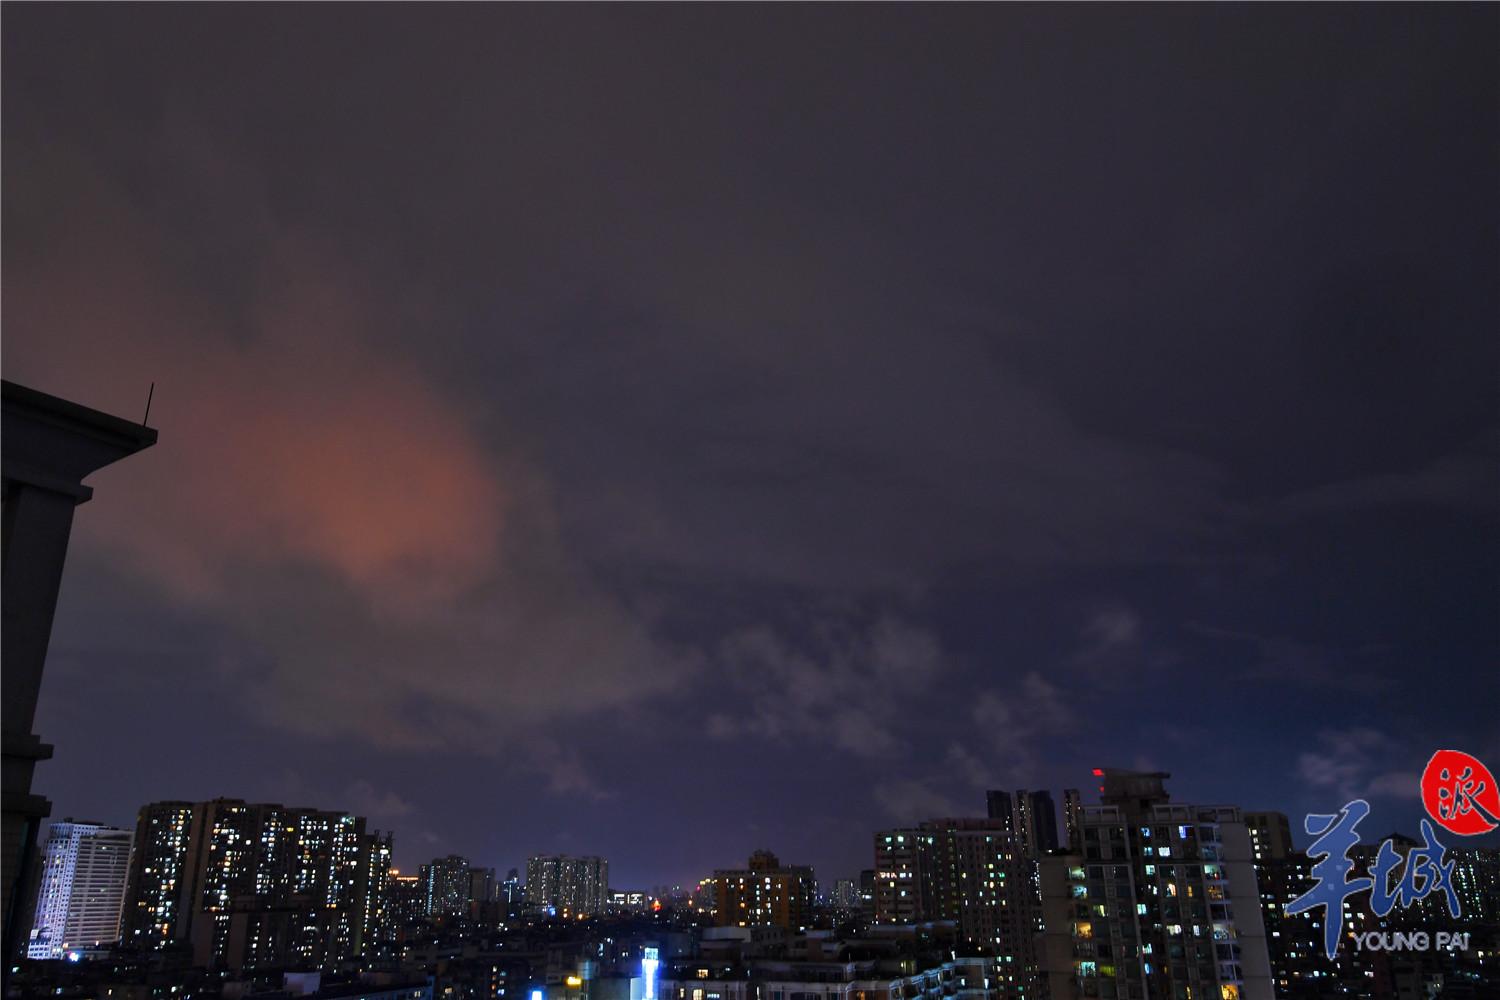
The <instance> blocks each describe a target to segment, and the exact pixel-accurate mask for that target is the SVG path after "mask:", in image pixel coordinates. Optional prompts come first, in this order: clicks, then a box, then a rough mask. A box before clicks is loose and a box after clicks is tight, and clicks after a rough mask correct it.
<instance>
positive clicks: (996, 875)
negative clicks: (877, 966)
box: [875, 793, 1050, 1000]
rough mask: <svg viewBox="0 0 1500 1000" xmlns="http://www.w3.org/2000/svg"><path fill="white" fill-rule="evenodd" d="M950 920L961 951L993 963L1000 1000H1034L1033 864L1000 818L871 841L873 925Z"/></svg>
mask: <svg viewBox="0 0 1500 1000" xmlns="http://www.w3.org/2000/svg"><path fill="white" fill-rule="evenodd" d="M1001 794H1004V793H1001ZM1049 800H1050V797H1049ZM990 801H991V803H992V804H993V803H994V802H995V801H996V800H995V799H994V798H992V799H991V800H990ZM1011 822H1012V823H1013V822H1014V820H1012V821H1011ZM949 920H951V921H954V922H955V923H956V924H957V926H958V931H959V935H960V937H961V938H962V939H963V940H964V941H965V942H966V943H967V944H969V945H971V946H974V947H978V948H983V949H986V950H992V951H993V952H994V953H995V954H996V955H998V956H999V958H1000V963H999V966H998V968H999V969H1000V970H1001V974H1000V976H999V979H998V981H997V983H996V988H997V990H998V992H999V995H1000V996H1003V997H1012V998H1017V1000H1019V998H1029V997H1036V996H1039V995H1040V993H1039V981H1038V979H1037V973H1036V965H1037V964H1036V934H1037V931H1038V929H1039V927H1040V923H1039V909H1038V902H1037V885H1036V864H1035V862H1034V861H1033V860H1031V858H1030V857H1029V854H1028V852H1027V850H1026V849H1024V848H1023V847H1022V840H1021V837H1020V835H1019V834H1017V833H1016V832H1015V830H1014V829H1012V828H1011V827H1010V826H1008V825H1007V821H1006V819H1005V818H1004V816H1003V815H1002V816H999V817H997V818H994V819H932V820H928V821H926V822H924V823H921V824H920V825H918V826H916V827H911V828H905V829H899V830H882V831H880V832H879V833H876V834H875V921H876V922H877V923H881V924H919V923H927V922H931V921H949Z"/></svg>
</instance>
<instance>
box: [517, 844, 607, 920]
mask: <svg viewBox="0 0 1500 1000" xmlns="http://www.w3.org/2000/svg"><path fill="white" fill-rule="evenodd" d="M526 903H527V905H528V906H533V907H547V908H551V909H554V910H556V911H557V912H558V913H565V914H568V915H569V916H578V915H581V914H590V913H603V912H604V909H605V907H606V905H607V904H608V903H609V862H608V861H606V860H604V859H603V858H600V857H594V856H588V857H571V856H569V855H566V854H559V855H538V856H536V857H533V858H531V859H529V860H528V861H527V862H526Z"/></svg>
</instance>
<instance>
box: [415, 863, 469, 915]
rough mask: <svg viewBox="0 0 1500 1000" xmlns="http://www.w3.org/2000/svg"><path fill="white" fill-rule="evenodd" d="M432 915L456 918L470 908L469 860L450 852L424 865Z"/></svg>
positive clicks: (425, 890) (425, 894)
mask: <svg viewBox="0 0 1500 1000" xmlns="http://www.w3.org/2000/svg"><path fill="white" fill-rule="evenodd" d="M422 894H423V897H424V898H425V900H426V915H427V916H428V917H456V916H459V915H461V914H464V913H467V912H468V910H469V861H468V859H467V858H462V857H459V856H458V855H457V854H450V855H448V856H447V857H446V858H434V859H433V860H432V861H430V862H428V863H427V864H425V865H423V866H422Z"/></svg>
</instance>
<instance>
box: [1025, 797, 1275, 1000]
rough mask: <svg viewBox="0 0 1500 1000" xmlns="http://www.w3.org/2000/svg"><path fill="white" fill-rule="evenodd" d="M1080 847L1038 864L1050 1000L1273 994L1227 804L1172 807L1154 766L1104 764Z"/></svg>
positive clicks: (1258, 997)
mask: <svg viewBox="0 0 1500 1000" xmlns="http://www.w3.org/2000/svg"><path fill="white" fill-rule="evenodd" d="M1098 774H1099V776H1100V777H1102V778H1103V779H1104V785H1103V788H1104V791H1103V795H1102V801H1103V804H1102V805H1099V806H1084V807H1083V811H1082V817H1081V823H1080V841H1081V843H1082V845H1083V849H1082V851H1081V852H1079V853H1076V854H1067V855H1054V856H1052V857H1048V858H1044V859H1043V860H1042V862H1041V891H1042V914H1043V924H1044V928H1045V933H1044V936H1043V946H1042V955H1041V963H1042V970H1043V973H1044V974H1045V975H1046V977H1047V981H1048V983H1047V985H1048V988H1049V990H1050V994H1051V997H1052V1000H1068V998H1071V997H1101V998H1109V997H1120V998H1130V997H1195V998H1196V997H1211V998H1213V1000H1271V998H1272V996H1273V995H1274V994H1273V990H1272V983H1271V969H1270V959H1269V954H1268V950H1267V945H1266V932H1265V926H1264V923H1263V921H1262V917H1261V900H1260V898H1259V893H1258V887H1257V880H1256V874H1255V859H1254V855H1253V853H1252V848H1251V840H1250V833H1249V828H1248V827H1247V825H1246V823H1245V817H1244V815H1243V813H1241V811H1240V810H1239V809H1238V808H1236V807H1234V806H1195V805H1176V804H1172V803H1171V802H1170V800H1169V797H1168V795H1167V793H1166V791H1165V789H1164V787H1163V785H1162V782H1163V780H1164V779H1165V778H1166V777H1168V775H1166V774H1164V773H1160V772H1156V773H1138V772H1133V771H1115V770H1103V771H1100V772H1098Z"/></svg>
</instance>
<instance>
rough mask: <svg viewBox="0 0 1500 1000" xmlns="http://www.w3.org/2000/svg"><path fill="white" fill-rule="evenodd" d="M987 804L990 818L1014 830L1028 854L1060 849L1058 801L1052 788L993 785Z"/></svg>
mask: <svg viewBox="0 0 1500 1000" xmlns="http://www.w3.org/2000/svg"><path fill="white" fill-rule="evenodd" d="M985 806H986V810H987V812H988V815H989V818H990V819H992V820H996V821H998V822H999V823H1000V825H1001V828H1002V829H1005V830H1008V831H1010V832H1012V833H1014V834H1015V835H1016V836H1017V837H1018V838H1019V843H1020V846H1021V847H1022V849H1024V850H1025V851H1026V853H1027V854H1029V855H1031V856H1033V857H1035V856H1038V855H1042V854H1046V853H1047V852H1048V851H1055V850H1057V847H1058V842H1057V805H1056V803H1054V802H1053V801H1052V793H1051V792H1048V791H1036V792H1029V791H1027V790H1026V789H1024V788H1023V789H1020V790H1019V791H1017V792H1014V793H1012V792H1007V791H1003V790H999V789H992V790H990V791H988V792H986V793H985Z"/></svg>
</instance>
